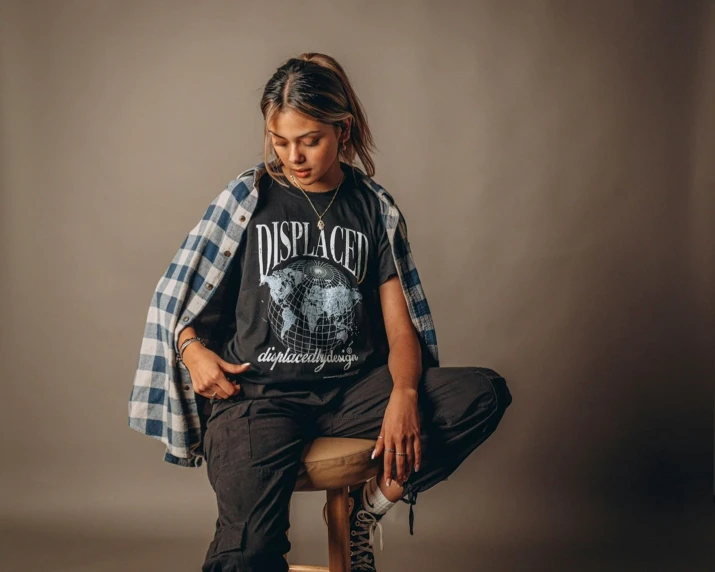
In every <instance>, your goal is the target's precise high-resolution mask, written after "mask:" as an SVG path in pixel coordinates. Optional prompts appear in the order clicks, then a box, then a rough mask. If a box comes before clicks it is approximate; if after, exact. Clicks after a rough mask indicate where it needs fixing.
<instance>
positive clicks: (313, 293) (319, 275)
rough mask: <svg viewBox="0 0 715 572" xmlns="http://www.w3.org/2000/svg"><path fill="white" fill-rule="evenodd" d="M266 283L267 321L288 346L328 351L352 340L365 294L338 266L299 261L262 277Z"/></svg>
mask: <svg viewBox="0 0 715 572" xmlns="http://www.w3.org/2000/svg"><path fill="white" fill-rule="evenodd" d="M264 283H267V284H268V286H269V288H270V293H271V299H270V302H269V304H268V321H269V323H270V325H271V328H272V330H273V332H274V333H275V334H276V335H277V336H278V337H279V338H280V339H281V341H282V342H283V343H284V345H285V346H286V347H288V348H290V349H291V350H293V351H295V352H312V351H315V350H316V349H319V350H322V351H324V352H329V351H330V350H332V349H334V348H336V347H337V346H339V345H340V344H343V343H345V342H346V341H347V340H348V339H349V337H350V334H351V333H352V331H353V329H354V328H355V306H356V305H357V303H358V302H359V301H360V300H361V299H362V295H361V294H360V291H359V290H358V289H357V288H352V287H351V286H350V282H349V281H348V279H347V277H346V276H345V275H344V274H343V273H342V272H341V271H340V270H338V269H337V268H336V267H334V266H332V265H330V264H327V263H325V262H323V261H321V260H312V259H309V260H296V261H295V262H292V263H291V264H289V265H287V266H285V267H284V268H281V269H280V270H276V271H275V272H273V274H271V275H270V276H263V277H262V278H261V284H264Z"/></svg>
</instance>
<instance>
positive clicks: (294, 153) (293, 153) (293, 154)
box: [288, 145, 303, 165]
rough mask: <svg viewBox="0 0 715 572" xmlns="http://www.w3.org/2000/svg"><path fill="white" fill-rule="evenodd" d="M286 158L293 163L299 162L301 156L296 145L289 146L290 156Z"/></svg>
mask: <svg viewBox="0 0 715 572" xmlns="http://www.w3.org/2000/svg"><path fill="white" fill-rule="evenodd" d="M288 158H289V159H290V162H291V163H293V164H294V165H297V164H298V163H300V162H301V159H302V158H303V157H302V156H301V154H300V152H299V150H298V146H297V145H295V146H293V147H291V150H290V156H289V157H288Z"/></svg>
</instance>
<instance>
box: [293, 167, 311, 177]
mask: <svg viewBox="0 0 715 572" xmlns="http://www.w3.org/2000/svg"><path fill="white" fill-rule="evenodd" d="M295 174H296V175H298V176H299V177H307V176H308V175H310V169H306V170H305V171H295Z"/></svg>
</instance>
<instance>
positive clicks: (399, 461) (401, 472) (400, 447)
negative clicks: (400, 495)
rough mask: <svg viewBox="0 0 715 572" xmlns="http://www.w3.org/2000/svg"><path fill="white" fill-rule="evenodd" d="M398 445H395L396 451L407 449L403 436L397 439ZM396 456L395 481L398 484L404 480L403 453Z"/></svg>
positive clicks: (400, 451)
mask: <svg viewBox="0 0 715 572" xmlns="http://www.w3.org/2000/svg"><path fill="white" fill-rule="evenodd" d="M398 443H400V445H398V446H397V447H395V449H396V450H397V452H398V453H405V452H406V450H407V443H406V442H405V438H404V437H403V438H402V439H400V440H399V441H398ZM396 458H397V475H396V477H395V478H396V479H397V483H398V484H399V485H402V483H404V482H405V478H406V477H405V455H396Z"/></svg>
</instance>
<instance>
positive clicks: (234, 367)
mask: <svg viewBox="0 0 715 572" xmlns="http://www.w3.org/2000/svg"><path fill="white" fill-rule="evenodd" d="M218 363H219V365H220V366H221V368H222V369H223V370H224V371H227V372H229V373H243V372H245V371H246V370H247V369H249V368H250V367H251V364H250V363H248V362H245V363H229V362H227V361H224V360H220V361H219V362H218Z"/></svg>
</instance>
